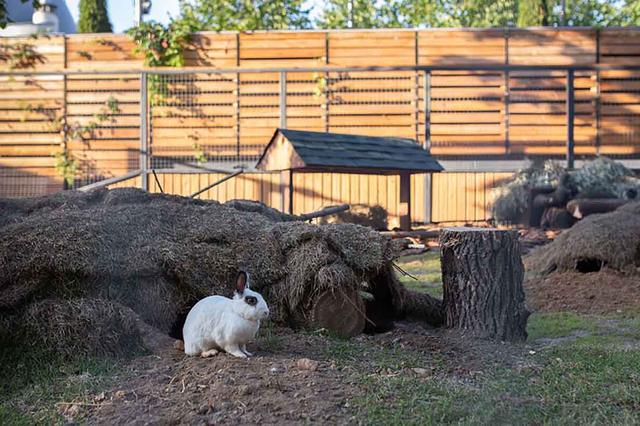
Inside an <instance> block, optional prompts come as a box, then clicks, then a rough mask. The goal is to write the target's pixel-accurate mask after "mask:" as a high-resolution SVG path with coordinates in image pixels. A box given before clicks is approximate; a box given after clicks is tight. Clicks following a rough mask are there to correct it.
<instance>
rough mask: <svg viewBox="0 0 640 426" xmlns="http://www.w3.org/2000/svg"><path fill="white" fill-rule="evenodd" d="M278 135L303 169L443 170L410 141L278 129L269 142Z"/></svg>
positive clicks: (417, 145) (424, 151)
mask: <svg viewBox="0 0 640 426" xmlns="http://www.w3.org/2000/svg"><path fill="white" fill-rule="evenodd" d="M278 132H280V133H281V134H282V135H283V136H284V137H285V138H286V139H287V140H288V141H289V142H290V143H291V144H292V145H293V148H294V149H295V152H296V153H297V154H298V155H299V156H300V158H301V159H302V161H303V162H304V164H305V168H345V169H377V170H381V171H382V170H386V171H394V170H397V171H412V172H417V173H419V172H439V171H441V170H443V167H442V166H441V165H440V163H438V161H436V160H435V159H434V158H433V157H432V156H431V155H430V154H429V153H428V152H427V151H426V150H424V149H422V147H421V146H420V145H419V144H418V143H416V142H415V141H414V140H412V139H404V138H389V137H374V136H361V135H345V134H338V133H323V132H307V131H301V130H289V129H278V130H277V131H276V133H275V134H274V137H273V139H272V141H273V140H274V139H275V137H276V136H277V134H278ZM267 148H268V147H267ZM266 152H267V149H265V153H266ZM264 155H265V154H263V157H264ZM260 161H262V158H260ZM260 161H259V162H260Z"/></svg>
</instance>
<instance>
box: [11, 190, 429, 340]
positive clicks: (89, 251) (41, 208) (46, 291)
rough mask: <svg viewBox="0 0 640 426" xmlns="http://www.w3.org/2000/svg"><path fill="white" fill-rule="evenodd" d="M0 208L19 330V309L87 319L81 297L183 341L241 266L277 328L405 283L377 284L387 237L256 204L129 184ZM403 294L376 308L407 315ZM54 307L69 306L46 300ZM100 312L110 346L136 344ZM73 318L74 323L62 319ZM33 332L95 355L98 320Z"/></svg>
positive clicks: (392, 250) (390, 254)
mask: <svg viewBox="0 0 640 426" xmlns="http://www.w3.org/2000/svg"><path fill="white" fill-rule="evenodd" d="M0 213H2V216H1V217H2V219H1V221H0V320H5V321H0V323H4V324H7V319H9V321H11V319H13V320H14V325H15V324H16V321H17V320H16V319H17V318H20V315H21V314H22V313H23V312H32V311H33V312H36V313H38V312H45V313H47V314H44V313H43V314H37V315H36V314H35V313H34V314H33V316H32V318H33V319H34V321H35V322H36V323H40V322H43V321H46V318H47V315H49V314H48V313H50V315H51V316H52V317H53V316H60V315H63V312H67V311H68V312H70V314H69V315H71V316H72V317H78V318H81V317H82V315H81V312H83V311H82V309H81V308H79V307H78V308H75V306H76V305H74V303H80V302H74V301H77V300H83V302H82V303H83V304H86V303H89V302H87V301H88V300H91V301H94V302H91V303H94V304H95V307H94V309H92V310H88V312H103V311H105V310H106V309H107V308H108V307H109V306H116V307H117V306H122V307H124V308H128V309H131V310H133V312H135V314H137V315H138V316H139V317H140V319H141V320H143V321H144V322H145V323H147V324H149V325H151V326H153V327H155V328H157V329H158V330H160V331H161V332H163V333H167V334H170V335H172V336H175V337H180V335H181V329H182V324H183V322H184V318H185V316H186V314H187V312H188V311H189V309H190V308H191V306H193V304H195V302H197V301H198V300H199V299H201V298H203V297H205V296H208V295H210V294H223V295H231V293H232V288H233V278H234V275H235V274H236V272H237V270H238V269H245V270H247V271H248V272H249V273H250V274H251V278H252V286H253V288H254V289H256V290H257V291H260V292H261V293H262V294H263V295H264V296H265V298H266V299H267V301H268V302H269V303H270V305H271V308H272V311H273V312H274V314H275V318H274V319H275V321H277V322H280V323H283V324H289V325H291V326H294V327H305V326H309V325H310V323H311V322H312V315H311V314H310V312H311V311H312V309H313V308H314V301H315V299H316V298H317V297H318V296H319V295H320V294H323V293H326V292H331V293H333V294H336V295H338V297H340V295H349V297H353V295H358V294H359V292H360V291H361V290H364V291H371V292H373V290H371V289H369V287H370V286H371V285H374V286H377V287H382V286H388V287H396V286H399V285H400V284H399V283H397V282H396V281H394V280H388V279H387V280H383V279H380V277H381V276H384V274H388V273H391V272H390V271H391V262H392V261H393V260H394V259H395V258H396V257H397V254H398V247H397V246H396V244H395V243H394V242H392V241H391V240H390V239H388V238H387V237H383V236H381V235H380V234H379V233H378V232H375V231H373V230H372V229H370V228H365V227H361V226H357V225H349V224H343V225H326V226H317V225H311V224H307V223H303V222H300V221H297V220H296V219H297V218H296V217H294V216H290V215H284V214H282V213H280V212H277V211H275V210H273V209H270V208H268V207H266V206H263V205H261V204H259V203H253V202H246V201H237V200H236V201H232V202H229V203H227V204H220V203H218V202H215V201H200V200H193V199H190V198H184V197H178V196H171V195H163V194H149V193H146V192H144V191H140V190H137V189H131V188H126V189H114V190H111V191H110V190H98V191H95V192H91V193H88V194H83V193H78V192H64V193H59V194H55V195H52V196H48V197H42V198H34V199H23V200H0ZM402 290H404V289H402ZM402 290H397V289H394V290H393V291H392V292H391V293H392V296H393V295H394V294H396V295H397V294H400V293H402V294H403V296H406V294H408V293H406V290H405V292H402ZM405 293H406V294H405ZM405 299H406V297H404V298H403V299H402V300H400V298H398V297H396V298H393V297H391V298H388V299H385V300H384V301H381V302H380V303H383V304H386V306H385V308H386V309H388V310H389V311H390V312H393V314H394V315H401V314H402V313H403V311H402V306H404V305H403V303H404V304H406V303H405ZM50 300H55V301H64V303H68V304H70V305H69V306H66V305H64V304H61V305H55V304H53V305H51V304H45V305H39V304H41V303H45V302H44V301H50ZM95 301H102V302H95ZM46 303H50V302H46ZM100 303H105V304H104V305H100ZM358 303H359V302H358ZM434 303H436V305H437V303H439V302H438V301H435V302H434ZM42 306H46V307H47V309H45V310H43V309H44V308H43V307H42ZM78 306H79V305H78ZM99 308H100V309H102V310H100V309H99ZM65 309H66V311H65ZM34 310H35V311H34ZM96 315H97V316H96V318H94V320H95V321H94V322H95V323H97V324H102V323H103V322H104V321H103V320H101V319H100V318H107V319H108V321H107V320H105V321H107V322H109V321H111V322H113V326H112V327H108V326H104V327H103V328H102V329H103V330H106V331H105V332H106V333H111V335H110V336H111V337H108V336H106V335H103V336H102V337H103V339H104V340H105V341H109V342H111V343H113V344H114V345H118V343H117V339H119V338H120V337H122V336H129V337H127V339H129V338H130V334H131V333H130V332H129V331H128V330H129V328H128V326H127V325H126V323H125V322H122V321H120V320H118V319H117V318H118V317H117V315H116V314H113V315H111V316H108V315H107V316H105V315H103V314H99V315H98V314H96ZM363 315H364V313H363ZM65 318H66V317H65ZM65 323H67V324H73V321H72V320H71V318H66V319H65ZM37 327H39V328H36V331H37V332H36V334H42V339H44V340H46V339H50V340H47V343H46V344H47V345H48V346H49V347H52V348H55V349H56V350H62V348H66V347H74V344H73V342H72V341H73V339H76V340H75V341H76V345H77V346H78V347H79V348H80V350H82V351H87V350H89V349H88V348H86V347H84V346H82V345H84V343H83V342H82V340H83V339H84V338H85V335H86V333H88V332H89V330H90V329H91V327H93V325H91V326H87V327H84V328H83V327H77V330H78V332H77V333H75V334H74V333H73V332H72V330H73V327H72V328H70V329H69V330H70V331H69V334H68V335H69V336H71V337H69V338H68V339H67V338H66V337H64V338H61V339H59V340H56V339H57V337H56V330H57V328H56V327H57V326H56V325H55V323H52V324H51V326H50V328H48V327H49V326H48V325H47V326H45V325H42V324H41V325H37ZM62 327H63V326H62ZM7 329H9V330H10V329H11V324H9V325H8V327H7ZM65 330H66V329H65ZM65 333H66V331H65ZM64 336H67V335H66V334H65V335H64ZM123 338H124V337H123ZM114 339H115V340H114ZM54 340H55V341H54ZM127 341H129V340H127ZM111 343H110V344H109V345H107V346H108V347H111ZM87 344H88V345H89V347H94V349H95V350H97V351H106V350H107V349H106V347H102V346H100V347H98V348H95V345H94V344H93V343H92V342H89V343H87ZM123 345H124V346H127V347H128V346H132V345H130V344H128V343H127V344H126V345H125V344H124V343H123ZM133 346H135V345H133Z"/></svg>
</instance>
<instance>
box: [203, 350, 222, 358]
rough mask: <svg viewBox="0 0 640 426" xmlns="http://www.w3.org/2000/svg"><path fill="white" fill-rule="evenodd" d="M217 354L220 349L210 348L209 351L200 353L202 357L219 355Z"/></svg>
mask: <svg viewBox="0 0 640 426" xmlns="http://www.w3.org/2000/svg"><path fill="white" fill-rule="evenodd" d="M217 354H218V350H217V349H210V350H208V351H203V352H202V353H201V354H200V356H201V357H202V358H209V357H212V356H214V355H217Z"/></svg>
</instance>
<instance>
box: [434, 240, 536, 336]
mask: <svg viewBox="0 0 640 426" xmlns="http://www.w3.org/2000/svg"><path fill="white" fill-rule="evenodd" d="M440 247H441V249H440V250H441V252H440V258H441V262H442V284H443V288H444V298H443V305H444V312H445V325H446V327H447V328H453V329H458V330H461V331H463V332H465V333H468V334H470V335H474V336H477V337H482V338H490V339H496V340H504V341H516V342H517V341H523V340H526V338H527V318H528V317H529V311H527V309H526V307H525V303H524V290H523V288H522V281H523V278H524V267H523V265H522V259H521V257H520V250H519V244H518V235H517V232H516V231H512V230H499V229H493V228H447V229H444V230H443V231H442V233H441V234H440Z"/></svg>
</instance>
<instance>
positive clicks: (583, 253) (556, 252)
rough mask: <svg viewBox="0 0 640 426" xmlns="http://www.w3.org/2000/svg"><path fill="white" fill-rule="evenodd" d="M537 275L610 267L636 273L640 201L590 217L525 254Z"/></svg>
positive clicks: (639, 255)
mask: <svg viewBox="0 0 640 426" xmlns="http://www.w3.org/2000/svg"><path fill="white" fill-rule="evenodd" d="M525 264H526V266H527V270H528V271H530V272H531V273H533V274H534V275H538V276H541V275H548V274H550V273H552V272H555V271H557V272H564V271H574V270H577V271H580V272H594V271H597V270H600V269H601V268H603V267H608V268H611V269H615V270H618V271H622V272H636V271H637V268H638V267H640V203H638V202H634V203H628V204H626V205H623V206H622V207H620V208H618V209H617V210H615V211H613V212H611V213H606V214H595V215H592V216H588V217H586V218H585V219H583V220H581V221H580V222H578V223H576V224H575V225H574V226H573V227H572V228H571V229H568V230H567V231H565V232H563V233H562V234H560V236H558V237H557V238H556V239H555V240H554V241H553V242H552V243H551V244H548V245H546V246H543V247H540V248H538V249H536V250H534V251H533V252H531V253H530V254H529V255H528V256H527V257H525Z"/></svg>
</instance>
